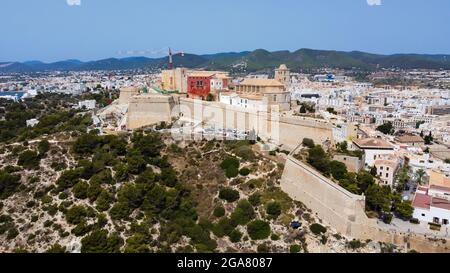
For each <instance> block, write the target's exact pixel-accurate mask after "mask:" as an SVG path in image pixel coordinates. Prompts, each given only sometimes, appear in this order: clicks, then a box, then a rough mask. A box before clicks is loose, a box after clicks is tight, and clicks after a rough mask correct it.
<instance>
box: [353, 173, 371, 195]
mask: <svg viewBox="0 0 450 273" xmlns="http://www.w3.org/2000/svg"><path fill="white" fill-rule="evenodd" d="M356 183H357V184H358V188H359V189H360V191H361V192H366V190H367V188H369V187H370V186H371V185H373V184H374V183H375V180H374V178H373V176H372V175H371V174H370V173H368V172H366V171H360V172H359V173H358V175H357V176H356Z"/></svg>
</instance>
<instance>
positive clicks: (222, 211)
mask: <svg viewBox="0 0 450 273" xmlns="http://www.w3.org/2000/svg"><path fill="white" fill-rule="evenodd" d="M213 215H214V216H215V217H217V218H220V217H222V216H224V215H225V209H224V208H223V207H222V206H217V207H216V208H215V209H214V212H213Z"/></svg>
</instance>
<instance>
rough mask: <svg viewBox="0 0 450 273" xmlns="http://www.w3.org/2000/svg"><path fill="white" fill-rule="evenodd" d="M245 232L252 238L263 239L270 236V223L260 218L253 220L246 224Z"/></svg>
mask: <svg viewBox="0 0 450 273" xmlns="http://www.w3.org/2000/svg"><path fill="white" fill-rule="evenodd" d="M247 232H248V235H249V236H250V238H252V240H263V239H266V238H268V237H269V236H270V225H269V223H267V222H265V221H262V220H254V221H252V222H250V223H249V224H248V225H247Z"/></svg>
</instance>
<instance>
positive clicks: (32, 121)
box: [27, 118, 39, 127]
mask: <svg viewBox="0 0 450 273" xmlns="http://www.w3.org/2000/svg"><path fill="white" fill-rule="evenodd" d="M38 123H39V120H37V119H35V118H33V119H29V120H27V127H34V126H36V125H37V124H38Z"/></svg>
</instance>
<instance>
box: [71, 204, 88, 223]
mask: <svg viewBox="0 0 450 273" xmlns="http://www.w3.org/2000/svg"><path fill="white" fill-rule="evenodd" d="M65 216H66V221H67V222H68V223H69V224H74V225H77V224H79V223H81V222H82V221H84V219H85V218H86V217H88V216H90V213H89V211H88V210H87V209H86V208H85V207H84V206H72V207H71V208H69V209H68V210H67V211H66V213H65Z"/></svg>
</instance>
